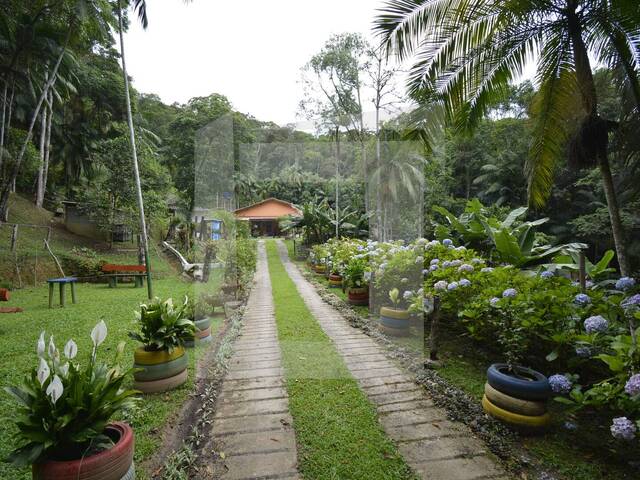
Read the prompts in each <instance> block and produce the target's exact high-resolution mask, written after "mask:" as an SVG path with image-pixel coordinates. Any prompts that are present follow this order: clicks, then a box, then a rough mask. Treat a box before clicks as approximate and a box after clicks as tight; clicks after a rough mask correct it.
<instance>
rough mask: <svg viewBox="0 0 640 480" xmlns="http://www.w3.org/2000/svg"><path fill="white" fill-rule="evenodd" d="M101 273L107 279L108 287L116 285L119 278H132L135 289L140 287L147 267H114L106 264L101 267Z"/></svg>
mask: <svg viewBox="0 0 640 480" xmlns="http://www.w3.org/2000/svg"><path fill="white" fill-rule="evenodd" d="M102 273H103V274H104V276H105V277H108V278H109V287H110V288H115V287H116V286H117V285H118V278H119V277H133V278H134V280H135V285H136V287H142V285H143V283H144V277H146V276H147V267H145V266H144V265H114V264H111V263H107V264H105V265H103V266H102Z"/></svg>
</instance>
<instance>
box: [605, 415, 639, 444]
mask: <svg viewBox="0 0 640 480" xmlns="http://www.w3.org/2000/svg"><path fill="white" fill-rule="evenodd" d="M611 435H612V436H613V438H616V439H618V440H626V441H631V440H633V439H634V438H636V426H635V424H634V423H633V422H632V421H631V420H629V419H628V418H627V417H617V418H614V419H613V423H612V424H611Z"/></svg>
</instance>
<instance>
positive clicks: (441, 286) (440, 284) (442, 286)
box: [433, 280, 447, 290]
mask: <svg viewBox="0 0 640 480" xmlns="http://www.w3.org/2000/svg"><path fill="white" fill-rule="evenodd" d="M433 288H434V289H435V290H446V288H447V282H446V281H444V280H440V281H438V282H436V283H434V284H433Z"/></svg>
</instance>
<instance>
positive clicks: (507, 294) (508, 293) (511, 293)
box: [502, 288, 518, 298]
mask: <svg viewBox="0 0 640 480" xmlns="http://www.w3.org/2000/svg"><path fill="white" fill-rule="evenodd" d="M517 294H518V292H517V291H516V289H515V288H507V289H506V290H505V291H504V292H502V296H503V297H504V298H513V297H515V296H516V295H517Z"/></svg>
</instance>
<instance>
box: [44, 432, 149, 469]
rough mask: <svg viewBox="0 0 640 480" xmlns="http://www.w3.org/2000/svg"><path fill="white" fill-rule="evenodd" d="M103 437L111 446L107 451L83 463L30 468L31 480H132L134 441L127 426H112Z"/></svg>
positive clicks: (84, 459)
mask: <svg viewBox="0 0 640 480" xmlns="http://www.w3.org/2000/svg"><path fill="white" fill-rule="evenodd" d="M105 434H106V435H107V436H109V437H110V438H111V439H112V440H113V442H114V445H113V446H112V447H111V448H109V449H108V450H104V451H101V452H98V453H96V454H94V455H89V456H86V457H84V458H83V459H78V460H68V461H55V460H50V461H46V462H43V463H36V464H34V465H33V467H32V478H33V479H34V480H134V479H135V478H136V471H135V466H134V463H133V452H134V446H135V439H134V435H133V430H132V429H131V427H130V426H129V425H127V424H126V423H122V422H115V423H112V424H110V425H108V426H107V428H106V429H105Z"/></svg>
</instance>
